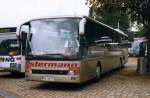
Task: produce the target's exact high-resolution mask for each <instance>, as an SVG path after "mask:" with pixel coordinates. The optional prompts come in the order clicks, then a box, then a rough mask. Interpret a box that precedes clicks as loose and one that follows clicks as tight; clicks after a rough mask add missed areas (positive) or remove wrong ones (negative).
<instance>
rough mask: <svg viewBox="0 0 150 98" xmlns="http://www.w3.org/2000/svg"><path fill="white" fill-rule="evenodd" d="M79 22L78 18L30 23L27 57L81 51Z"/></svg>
mask: <svg viewBox="0 0 150 98" xmlns="http://www.w3.org/2000/svg"><path fill="white" fill-rule="evenodd" d="M79 21H80V19H76V18H69V19H68V18H61V19H60V18H59V19H58V18H57V19H42V20H34V21H31V22H30V32H29V34H28V37H27V39H28V40H27V55H51V54H64V53H66V52H67V53H70V54H71V55H76V54H77V52H78V49H79V42H78V40H77V38H78V31H79V27H78V26H79Z"/></svg>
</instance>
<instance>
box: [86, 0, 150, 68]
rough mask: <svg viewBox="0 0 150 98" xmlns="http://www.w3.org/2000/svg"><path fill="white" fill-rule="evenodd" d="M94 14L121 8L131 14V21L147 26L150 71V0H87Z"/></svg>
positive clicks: (149, 66) (149, 65)
mask: <svg viewBox="0 0 150 98" xmlns="http://www.w3.org/2000/svg"><path fill="white" fill-rule="evenodd" d="M87 4H88V5H89V6H90V8H91V11H92V12H93V16H94V15H96V13H94V12H96V11H101V10H102V11H106V10H109V9H110V10H112V9H113V10H114V9H119V10H120V11H121V12H126V13H128V14H129V15H130V19H131V22H134V21H137V22H138V23H139V24H140V23H142V24H143V25H144V28H146V32H145V35H146V37H147V39H148V57H147V58H148V60H147V61H148V63H147V65H148V71H150V14H149V12H150V0H87Z"/></svg>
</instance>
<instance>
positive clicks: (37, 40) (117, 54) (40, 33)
mask: <svg viewBox="0 0 150 98" xmlns="http://www.w3.org/2000/svg"><path fill="white" fill-rule="evenodd" d="M20 28H21V31H20V34H19V35H20V38H21V40H22V42H23V43H25V42H26V53H25V54H26V55H25V56H26V72H25V77H26V79H27V80H33V81H49V82H67V83H82V82H85V81H88V80H90V79H95V80H97V81H98V80H99V79H100V77H101V74H104V73H106V72H108V71H111V70H113V69H115V68H122V67H124V64H126V63H127V59H128V50H127V45H128V42H127V38H128V36H127V35H126V34H125V33H123V32H119V31H117V30H115V29H113V28H112V27H109V26H107V25H105V24H103V23H101V22H98V21H96V20H93V19H91V18H89V17H86V16H74V15H73V16H57V17H49V18H40V19H34V20H31V21H28V22H26V23H24V24H22V25H21V27H20ZM25 35H26V36H27V37H26V38H25V37H23V36H25ZM24 38H25V39H24Z"/></svg>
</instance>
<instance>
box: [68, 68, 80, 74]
mask: <svg viewBox="0 0 150 98" xmlns="http://www.w3.org/2000/svg"><path fill="white" fill-rule="evenodd" d="M79 74H80V68H78V67H77V68H69V71H68V75H79Z"/></svg>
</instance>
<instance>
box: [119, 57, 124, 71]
mask: <svg viewBox="0 0 150 98" xmlns="http://www.w3.org/2000/svg"><path fill="white" fill-rule="evenodd" d="M123 62H124V61H123V59H120V68H121V69H122V68H124V63H123Z"/></svg>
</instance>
